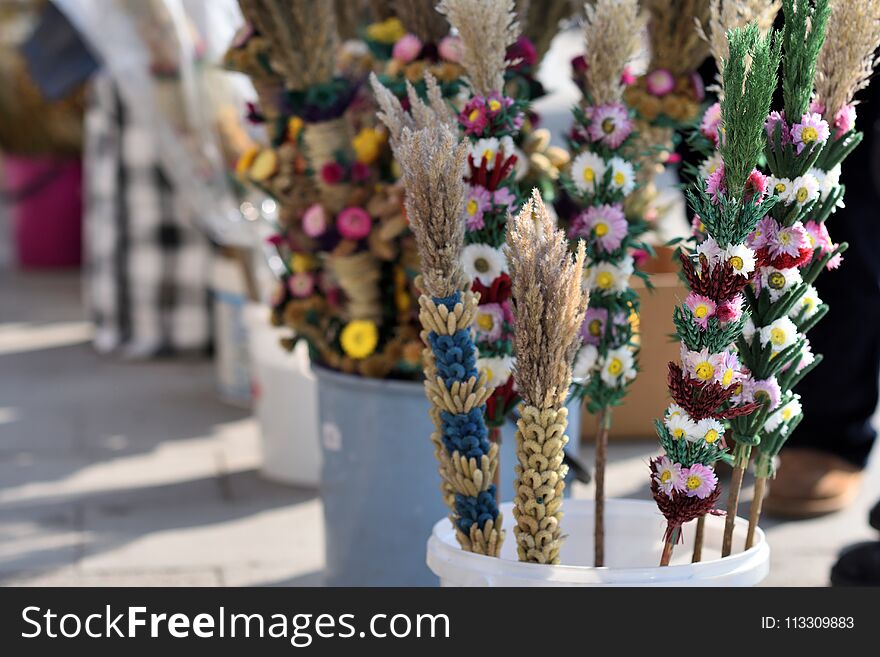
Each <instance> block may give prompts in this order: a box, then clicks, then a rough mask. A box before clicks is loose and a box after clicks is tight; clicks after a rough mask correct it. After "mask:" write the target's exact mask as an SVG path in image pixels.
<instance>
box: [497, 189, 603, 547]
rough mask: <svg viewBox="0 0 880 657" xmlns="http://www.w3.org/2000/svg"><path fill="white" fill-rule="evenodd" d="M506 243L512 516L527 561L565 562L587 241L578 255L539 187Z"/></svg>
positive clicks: (513, 223) (585, 296) (510, 229)
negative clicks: (515, 412) (572, 399)
mask: <svg viewBox="0 0 880 657" xmlns="http://www.w3.org/2000/svg"><path fill="white" fill-rule="evenodd" d="M507 250H508V256H509V259H510V273H511V280H512V287H513V300H514V308H515V315H516V328H515V337H514V341H515V344H516V357H517V361H516V374H515V375H516V380H517V382H518V385H519V390H520V394H521V395H522V400H523V401H522V405H521V406H520V418H519V420H517V431H516V445H517V459H518V461H519V464H518V465H517V466H516V482H515V491H516V494H515V497H514V509H513V516H514V518H515V520H516V527H515V528H514V534H515V535H516V542H517V552H518V554H519V559H520V561H528V562H533V563H550V564H553V563H559V549H560V547H561V545H562V538H563V537H562V531H561V529H560V526H559V521H560V520H561V518H562V513H561V507H562V500H563V491H564V489H565V475H566V473H567V471H568V466H566V465H564V464H563V449H564V447H565V445H566V443H567V442H568V436H566V435H565V429H566V425H567V422H568V419H567V418H568V410H567V409H566V408H565V402H566V399H567V398H568V394H569V386H570V385H571V367H572V361H573V360H574V356H575V354H576V352H577V349H578V347H579V345H580V337H579V331H580V327H581V325H582V324H583V320H584V312H585V310H586V306H587V301H588V294H587V292H586V291H585V290H584V288H583V285H582V279H583V268H584V258H585V248H584V244H583V242H581V243H579V244H578V247H577V249H576V251H575V257H574V259H572V256H571V253H570V251H569V245H568V240H567V239H566V237H565V233H564V232H563V231H561V230H557V229H556V228H555V226H554V222H553V220H552V219H551V217H550V215H549V213H548V212H547V209H546V208H545V207H544V203H543V202H542V201H541V197H540V195H539V194H538V193H537V190H536V191H535V192H534V193H533V194H532V198H531V199H530V200H529V201H528V202H527V203H526V204H525V205H524V206H523V209H522V211H521V212H520V213H519V215H518V216H516V217H513V218H511V222H510V224H509V225H508V233H507Z"/></svg>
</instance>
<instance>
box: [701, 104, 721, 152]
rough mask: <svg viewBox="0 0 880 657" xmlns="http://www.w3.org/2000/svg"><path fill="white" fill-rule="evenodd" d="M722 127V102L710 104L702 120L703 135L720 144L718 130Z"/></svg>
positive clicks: (714, 143)
mask: <svg viewBox="0 0 880 657" xmlns="http://www.w3.org/2000/svg"><path fill="white" fill-rule="evenodd" d="M720 129H721V103H714V104H712V105H709V108H708V109H707V110H706V113H705V114H703V120H702V121H701V122H700V132H701V133H703V136H704V137H705V138H706V139H708V140H709V141H711V142H712V144H713V145H714V146H718V131H719V130H720Z"/></svg>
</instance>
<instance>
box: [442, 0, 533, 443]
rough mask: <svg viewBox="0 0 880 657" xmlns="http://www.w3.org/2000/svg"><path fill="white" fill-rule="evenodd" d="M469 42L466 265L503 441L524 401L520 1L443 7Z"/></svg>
mask: <svg viewBox="0 0 880 657" xmlns="http://www.w3.org/2000/svg"><path fill="white" fill-rule="evenodd" d="M437 9H438V11H440V12H441V13H443V14H444V15H445V16H446V17H447V19H448V20H449V23H450V25H452V27H453V28H455V29H456V30H457V32H458V35H459V37H460V39H461V63H462V65H463V66H464V69H465V72H466V78H465V81H466V84H467V88H468V91H469V97H468V100H467V101H466V103H465V105H464V107H463V108H462V110H461V112H460V113H459V115H458V123H459V128H460V130H461V132H462V134H463V135H464V138H465V141H466V142H467V143H468V158H467V165H468V166H467V170H466V173H465V181H466V183H467V193H466V200H465V205H464V208H463V212H462V219H463V221H464V222H465V246H464V248H463V250H462V266H463V269H464V272H465V275H466V276H467V278H468V280H469V281H470V282H471V284H472V286H473V289H474V291H475V292H478V293H479V295H480V304H479V307H478V308H477V315H476V318H475V324H474V328H475V331H476V336H475V339H476V343H477V347H478V348H479V351H480V359H479V361H478V365H477V367H478V369H479V370H480V371H481V372H484V373H486V375H487V377H488V381H489V384H490V385H491V386H492V387H493V388H495V392H494V393H493V395H492V397H490V399H489V400H488V403H487V405H486V421H487V423H488V424H489V426H490V427H491V429H492V433H493V439H495V440H497V432H498V430H499V427H500V426H501V425H502V424H503V423H504V422H505V420H506V417H507V415H508V414H509V413H510V412H511V411H512V410H513V408H514V406H515V404H516V401H517V395H516V392H515V390H514V380H513V377H512V372H513V363H514V355H513V340H512V338H513V315H512V312H511V307H510V275H509V274H508V266H507V258H506V257H505V255H504V252H503V250H502V247H503V245H504V239H505V232H506V223H507V216H508V213H509V212H510V211H511V210H512V209H514V208H516V207H518V205H519V187H518V185H517V182H516V168H517V163H518V155H517V149H516V147H515V143H514V142H515V139H516V137H517V136H518V134H519V132H520V130H521V128H522V126H523V123H524V121H525V113H524V110H525V103H524V101H521V100H517V99H514V98H511V97H509V96H507V95H505V94H504V91H503V90H504V81H505V70H506V68H507V59H506V53H507V50H508V48H509V47H510V45H511V44H513V43H515V42H516V40H517V37H518V36H519V26H518V24H517V22H516V19H515V14H514V5H513V0H444V1H443V2H441V3H440V4H439V6H438V7H437Z"/></svg>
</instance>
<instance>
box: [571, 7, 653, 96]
mask: <svg viewBox="0 0 880 657" xmlns="http://www.w3.org/2000/svg"><path fill="white" fill-rule="evenodd" d="M584 15H585V18H586V20H585V23H584V42H585V44H586V52H585V54H584V58H585V59H586V62H587V72H586V78H587V89H588V90H589V92H590V96H591V97H592V102H593V104H596V105H602V104H605V103H619V102H620V99H621V98H622V96H623V89H624V86H623V84H622V83H621V81H620V78H621V76H622V75H623V71H624V69H625V68H626V65H627V64H628V63H629V62H630V60H632V59H633V58H634V57H635V56H636V54H637V53H638V52H639V50H640V49H641V44H642V41H641V39H642V31H643V30H644V27H645V17H644V16H643V15H642V14H641V13H640V12H639V3H638V0H596V2H595V3H594V4H592V3H589V2H587V3H586V4H585V5H584Z"/></svg>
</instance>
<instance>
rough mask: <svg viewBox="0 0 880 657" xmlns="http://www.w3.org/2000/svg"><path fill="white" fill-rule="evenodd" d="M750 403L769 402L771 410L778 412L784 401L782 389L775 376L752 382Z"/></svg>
mask: <svg viewBox="0 0 880 657" xmlns="http://www.w3.org/2000/svg"><path fill="white" fill-rule="evenodd" d="M748 392H749V395H748V396H749V399H748V401H757V402H769V410H771V411H773V410H776V407H777V406H779V402H780V401H781V400H782V388H780V387H779V382H778V381H777V380H776V377H775V376H771V377H770V378H769V379H762V380H760V381H754V380H753V381H751V382H750V385H749V391H748Z"/></svg>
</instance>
